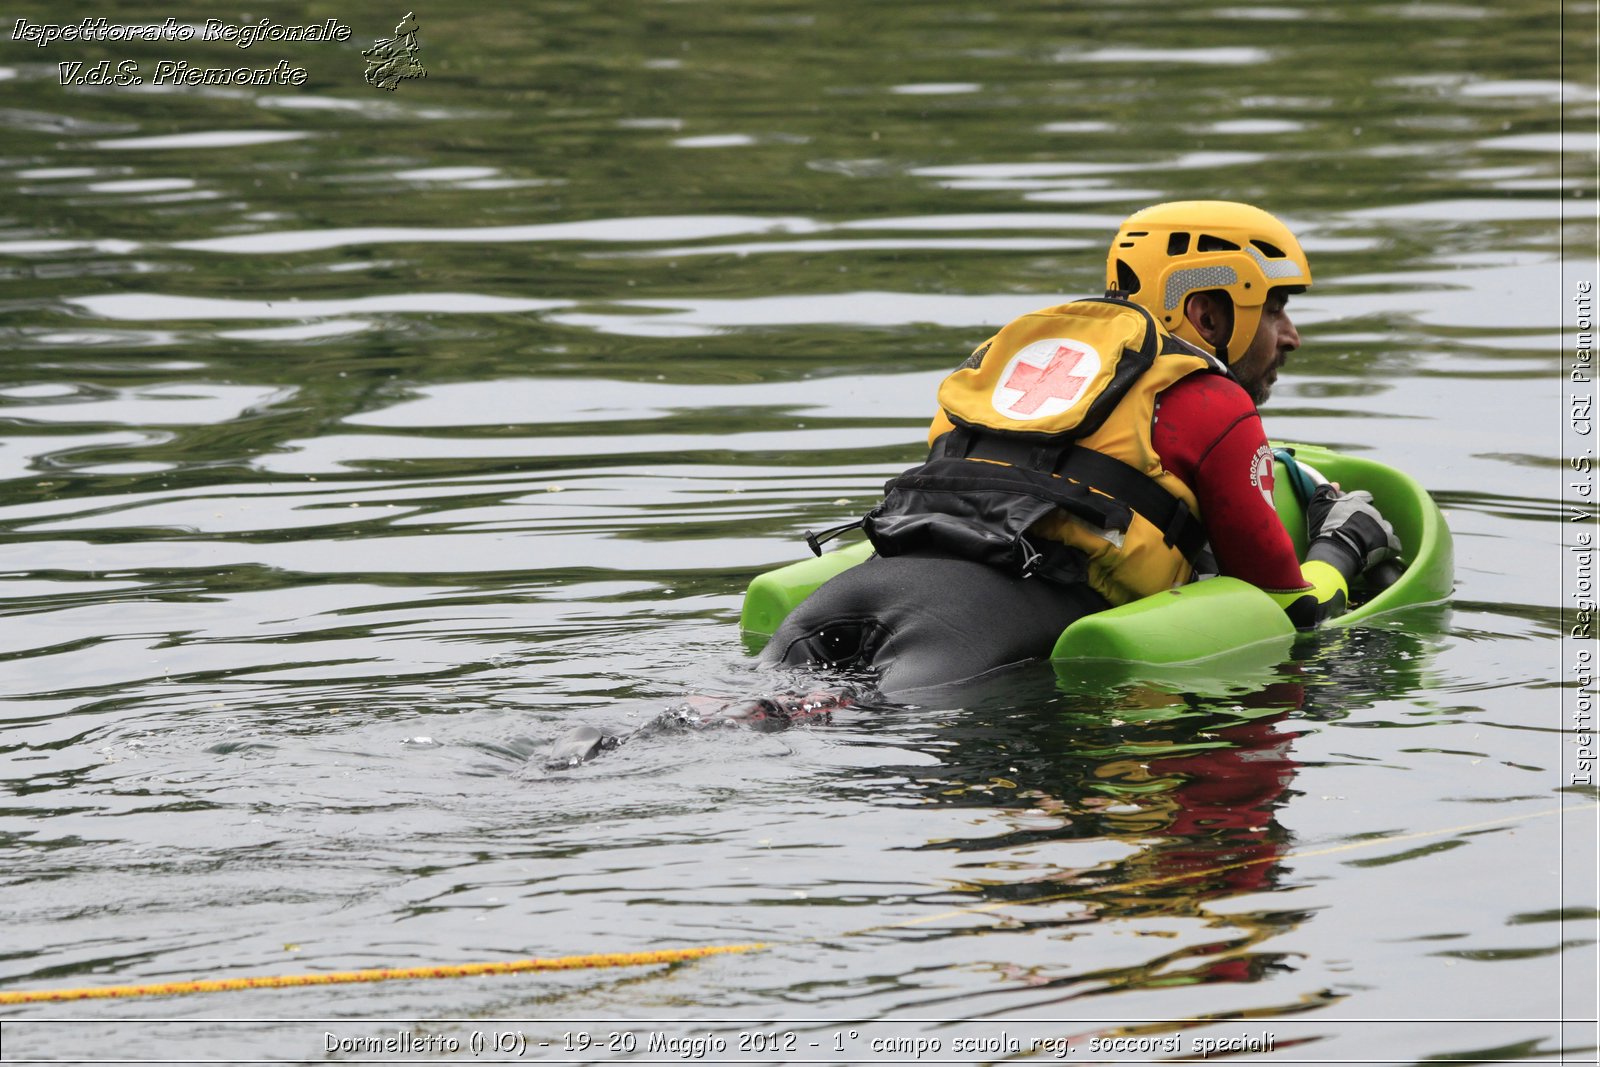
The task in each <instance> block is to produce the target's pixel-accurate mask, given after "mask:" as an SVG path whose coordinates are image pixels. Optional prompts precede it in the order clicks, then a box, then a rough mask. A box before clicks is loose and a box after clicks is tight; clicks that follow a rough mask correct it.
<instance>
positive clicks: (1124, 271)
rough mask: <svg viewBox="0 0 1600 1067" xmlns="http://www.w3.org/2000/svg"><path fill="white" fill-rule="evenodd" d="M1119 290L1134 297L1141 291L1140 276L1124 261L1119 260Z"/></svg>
mask: <svg viewBox="0 0 1600 1067" xmlns="http://www.w3.org/2000/svg"><path fill="white" fill-rule="evenodd" d="M1117 289H1118V290H1119V291H1120V292H1124V293H1128V294H1129V295H1132V294H1134V293H1137V292H1138V291H1139V276H1138V275H1137V274H1135V273H1134V272H1133V268H1132V267H1130V266H1128V265H1127V264H1126V263H1124V262H1123V261H1122V260H1120V259H1119V260H1117Z"/></svg>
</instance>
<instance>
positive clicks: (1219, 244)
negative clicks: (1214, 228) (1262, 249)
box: [1194, 233, 1239, 252]
mask: <svg viewBox="0 0 1600 1067" xmlns="http://www.w3.org/2000/svg"><path fill="white" fill-rule="evenodd" d="M1194 250H1195V251H1196V252H1237V251H1239V246H1238V245H1236V244H1234V243H1233V242H1232V241H1229V240H1227V239H1226V238H1223V237H1216V236H1213V235H1212V234H1209V233H1203V234H1201V235H1200V240H1198V241H1196V242H1195V244H1194Z"/></svg>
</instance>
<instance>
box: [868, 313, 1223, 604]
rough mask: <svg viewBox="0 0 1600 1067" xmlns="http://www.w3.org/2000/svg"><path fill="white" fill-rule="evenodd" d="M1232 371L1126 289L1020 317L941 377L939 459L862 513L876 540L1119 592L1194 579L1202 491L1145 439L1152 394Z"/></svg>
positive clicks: (1121, 597)
mask: <svg viewBox="0 0 1600 1067" xmlns="http://www.w3.org/2000/svg"><path fill="white" fill-rule="evenodd" d="M1203 371H1215V372H1220V373H1226V369H1225V368H1224V367H1223V365H1222V364H1221V363H1219V362H1218V361H1217V360H1215V359H1214V358H1213V357H1211V356H1209V355H1207V354H1205V353H1203V352H1201V351H1200V350H1198V349H1196V348H1194V347H1192V346H1190V345H1188V344H1186V343H1184V342H1183V341H1181V340H1179V339H1178V338H1176V337H1173V336H1172V335H1171V334H1170V333H1168V332H1167V331H1166V330H1164V329H1162V327H1161V326H1160V325H1159V324H1158V323H1157V322H1156V321H1155V320H1154V319H1153V318H1152V317H1151V316H1150V314H1149V313H1148V312H1146V311H1145V310H1144V309H1143V308H1141V307H1139V306H1138V305H1136V304H1132V303H1130V302H1128V301H1125V300H1120V299H1114V298H1109V297H1108V298H1105V299H1093V300H1078V301H1073V302H1071V303H1068V304H1061V305H1058V306H1056V307H1050V308H1045V309H1043V310H1041V311H1036V312H1033V313H1032V314H1029V315H1024V316H1022V317H1021V318H1019V319H1016V320H1015V321H1013V322H1011V323H1009V324H1008V325H1007V326H1006V327H1005V328H1004V329H1002V330H1001V331H1000V332H999V333H997V334H995V336H994V337H992V338H990V340H989V341H988V342H987V343H985V344H984V345H981V346H980V347H979V348H978V349H977V351H976V352H974V353H973V355H972V357H971V358H969V359H968V360H967V362H966V363H965V364H964V365H963V366H962V367H961V368H960V369H959V370H957V371H955V372H954V373H953V374H951V375H950V376H949V377H947V378H946V379H945V380H944V382H943V383H942V384H941V385H940V387H939V405H940V407H941V409H942V411H943V415H944V417H943V418H941V419H939V420H936V422H935V425H934V431H933V433H932V434H930V437H931V438H932V445H933V447H932V449H931V452H930V456H929V459H928V461H927V462H926V463H924V464H922V465H921V466H919V467H916V468H913V469H912V470H909V471H907V472H905V473H904V474H902V475H901V476H900V477H899V478H896V479H894V480H893V481H891V482H890V483H889V484H888V486H887V487H886V489H887V492H886V494H885V498H884V502H883V503H882V504H880V505H879V506H878V507H877V508H875V509H874V510H873V511H872V512H871V513H869V514H868V515H867V517H866V518H865V520H863V526H864V528H865V530H866V532H867V535H868V536H869V537H870V538H871V539H872V541H873V544H874V545H875V546H876V547H877V549H878V551H879V553H880V554H883V555H896V554H900V553H904V552H912V551H923V552H928V551H932V552H939V553H945V554H956V555H960V556H963V557H965V558H972V559H977V560H979V561H981V562H986V563H990V564H993V565H997V566H1001V567H1006V568H1009V569H1012V570H1014V571H1016V572H1019V573H1021V574H1023V575H1025V576H1026V575H1030V574H1034V573H1038V574H1042V575H1044V576H1046V577H1051V578H1054V579H1056V580H1060V581H1084V582H1087V583H1088V584H1089V585H1090V586H1091V587H1092V588H1094V589H1095V590H1096V591H1097V592H1099V593H1100V594H1101V595H1102V596H1104V597H1105V598H1106V599H1107V600H1108V601H1110V602H1111V603H1112V604H1121V603H1126V602H1127V601H1129V600H1133V599H1137V598H1138V597H1141V596H1147V595H1149V594H1150V593H1154V592H1159V591H1160V590H1163V589H1170V588H1172V587H1174V586H1176V585H1181V584H1183V583H1184V582H1186V581H1188V580H1189V578H1190V577H1191V575H1192V573H1193V572H1192V564H1191V561H1192V559H1193V557H1194V556H1195V555H1196V554H1197V553H1198V552H1199V550H1200V549H1201V548H1202V547H1203V546H1204V543H1205V533H1204V529H1203V527H1202V526H1201V525H1200V522H1199V516H1198V514H1197V504H1196V502H1195V497H1194V494H1193V492H1191V491H1190V489H1189V487H1188V486H1186V485H1184V484H1183V482H1181V481H1180V480H1179V479H1178V478H1177V477H1176V476H1175V475H1173V474H1172V473H1171V472H1169V471H1167V470H1165V469H1164V468H1163V467H1162V466H1161V458H1160V457H1159V456H1158V455H1156V452H1155V449H1154V447H1153V446H1152V445H1151V441H1150V431H1151V426H1152V423H1153V420H1154V413H1155V403H1156V397H1157V395H1158V394H1159V393H1160V392H1161V391H1162V390H1163V389H1166V388H1167V387H1169V386H1171V385H1172V384H1173V383H1175V382H1177V381H1178V380H1180V379H1182V378H1184V377H1186V376H1188V375H1190V374H1194V373H1198V372H1203Z"/></svg>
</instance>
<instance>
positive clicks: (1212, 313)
mask: <svg viewBox="0 0 1600 1067" xmlns="http://www.w3.org/2000/svg"><path fill="white" fill-rule="evenodd" d="M1232 312H1233V307H1232V306H1231V305H1224V304H1223V302H1222V301H1221V300H1219V299H1217V296H1216V294H1215V293H1209V292H1201V293H1190V294H1189V299H1188V300H1187V301H1185V302H1184V305H1183V316H1184V318H1186V319H1188V320H1189V325H1191V326H1193V327H1194V330H1195V333H1198V334H1199V335H1200V336H1201V337H1203V338H1205V341H1206V344H1208V345H1210V346H1211V347H1213V348H1215V347H1216V346H1217V345H1221V344H1226V343H1227V341H1228V336H1229V335H1230V334H1231V333H1232V332H1233V322H1232V321H1231V320H1232V319H1233V314H1232Z"/></svg>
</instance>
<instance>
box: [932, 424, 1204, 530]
mask: <svg viewBox="0 0 1600 1067" xmlns="http://www.w3.org/2000/svg"><path fill="white" fill-rule="evenodd" d="M933 451H934V455H936V456H940V457H943V458H949V459H979V460H994V461H998V462H1000V463H1007V464H1010V465H1011V466H1014V467H1020V468H1022V469H1024V470H1030V471H1037V472H1039V473H1042V474H1054V475H1059V476H1060V477H1063V478H1070V479H1072V480H1073V481H1075V482H1079V483H1081V484H1083V485H1086V486H1088V487H1090V488H1092V489H1096V490H1099V491H1100V492H1101V493H1104V494H1105V495H1107V496H1109V497H1111V498H1113V499H1114V500H1118V501H1121V502H1122V503H1123V504H1126V505H1127V506H1128V507H1130V508H1132V509H1133V510H1134V511H1136V512H1138V513H1139V514H1140V515H1141V516H1143V517H1144V519H1145V521H1146V522H1149V523H1150V524H1151V525H1152V526H1154V527H1155V528H1156V529H1157V530H1160V531H1161V539H1162V540H1163V541H1164V542H1166V544H1167V545H1169V546H1170V547H1173V548H1176V549H1177V550H1178V551H1179V552H1181V553H1183V557H1184V559H1186V560H1189V561H1191V562H1192V561H1193V560H1194V557H1195V556H1196V555H1197V554H1198V553H1199V552H1200V550H1201V549H1202V548H1204V547H1205V545H1206V531H1205V527H1204V526H1202V525H1201V524H1200V520H1198V519H1196V518H1195V517H1194V513H1193V512H1191V511H1190V510H1189V507H1188V505H1187V504H1185V503H1184V502H1183V501H1181V500H1179V499H1178V498H1177V497H1175V496H1173V495H1172V494H1171V493H1169V492H1167V491H1166V490H1165V489H1163V488H1161V486H1160V485H1158V484H1156V482H1155V481H1154V480H1153V479H1151V478H1150V477H1149V476H1148V475H1147V474H1145V473H1144V472H1143V471H1141V470H1139V469H1138V468H1136V467H1132V466H1130V465H1128V464H1126V463H1124V462H1122V461H1121V460H1120V459H1116V458H1114V457H1112V456H1108V455H1106V454H1105V453H1104V452H1096V451H1095V450H1094V449H1092V448H1085V447H1084V446H1082V445H1079V444H1076V443H1074V442H1071V441H1065V442H1062V441H1047V440H1040V441H1039V442H1037V443H1034V442H1029V441H1025V440H1021V439H1018V438H1005V437H1000V436H999V435H997V434H988V433H982V432H981V431H974V430H972V429H970V428H968V427H966V426H957V427H956V428H955V429H953V430H951V431H950V432H949V433H946V434H944V435H943V436H941V437H940V438H939V440H938V441H936V442H935V443H934V448H933Z"/></svg>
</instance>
